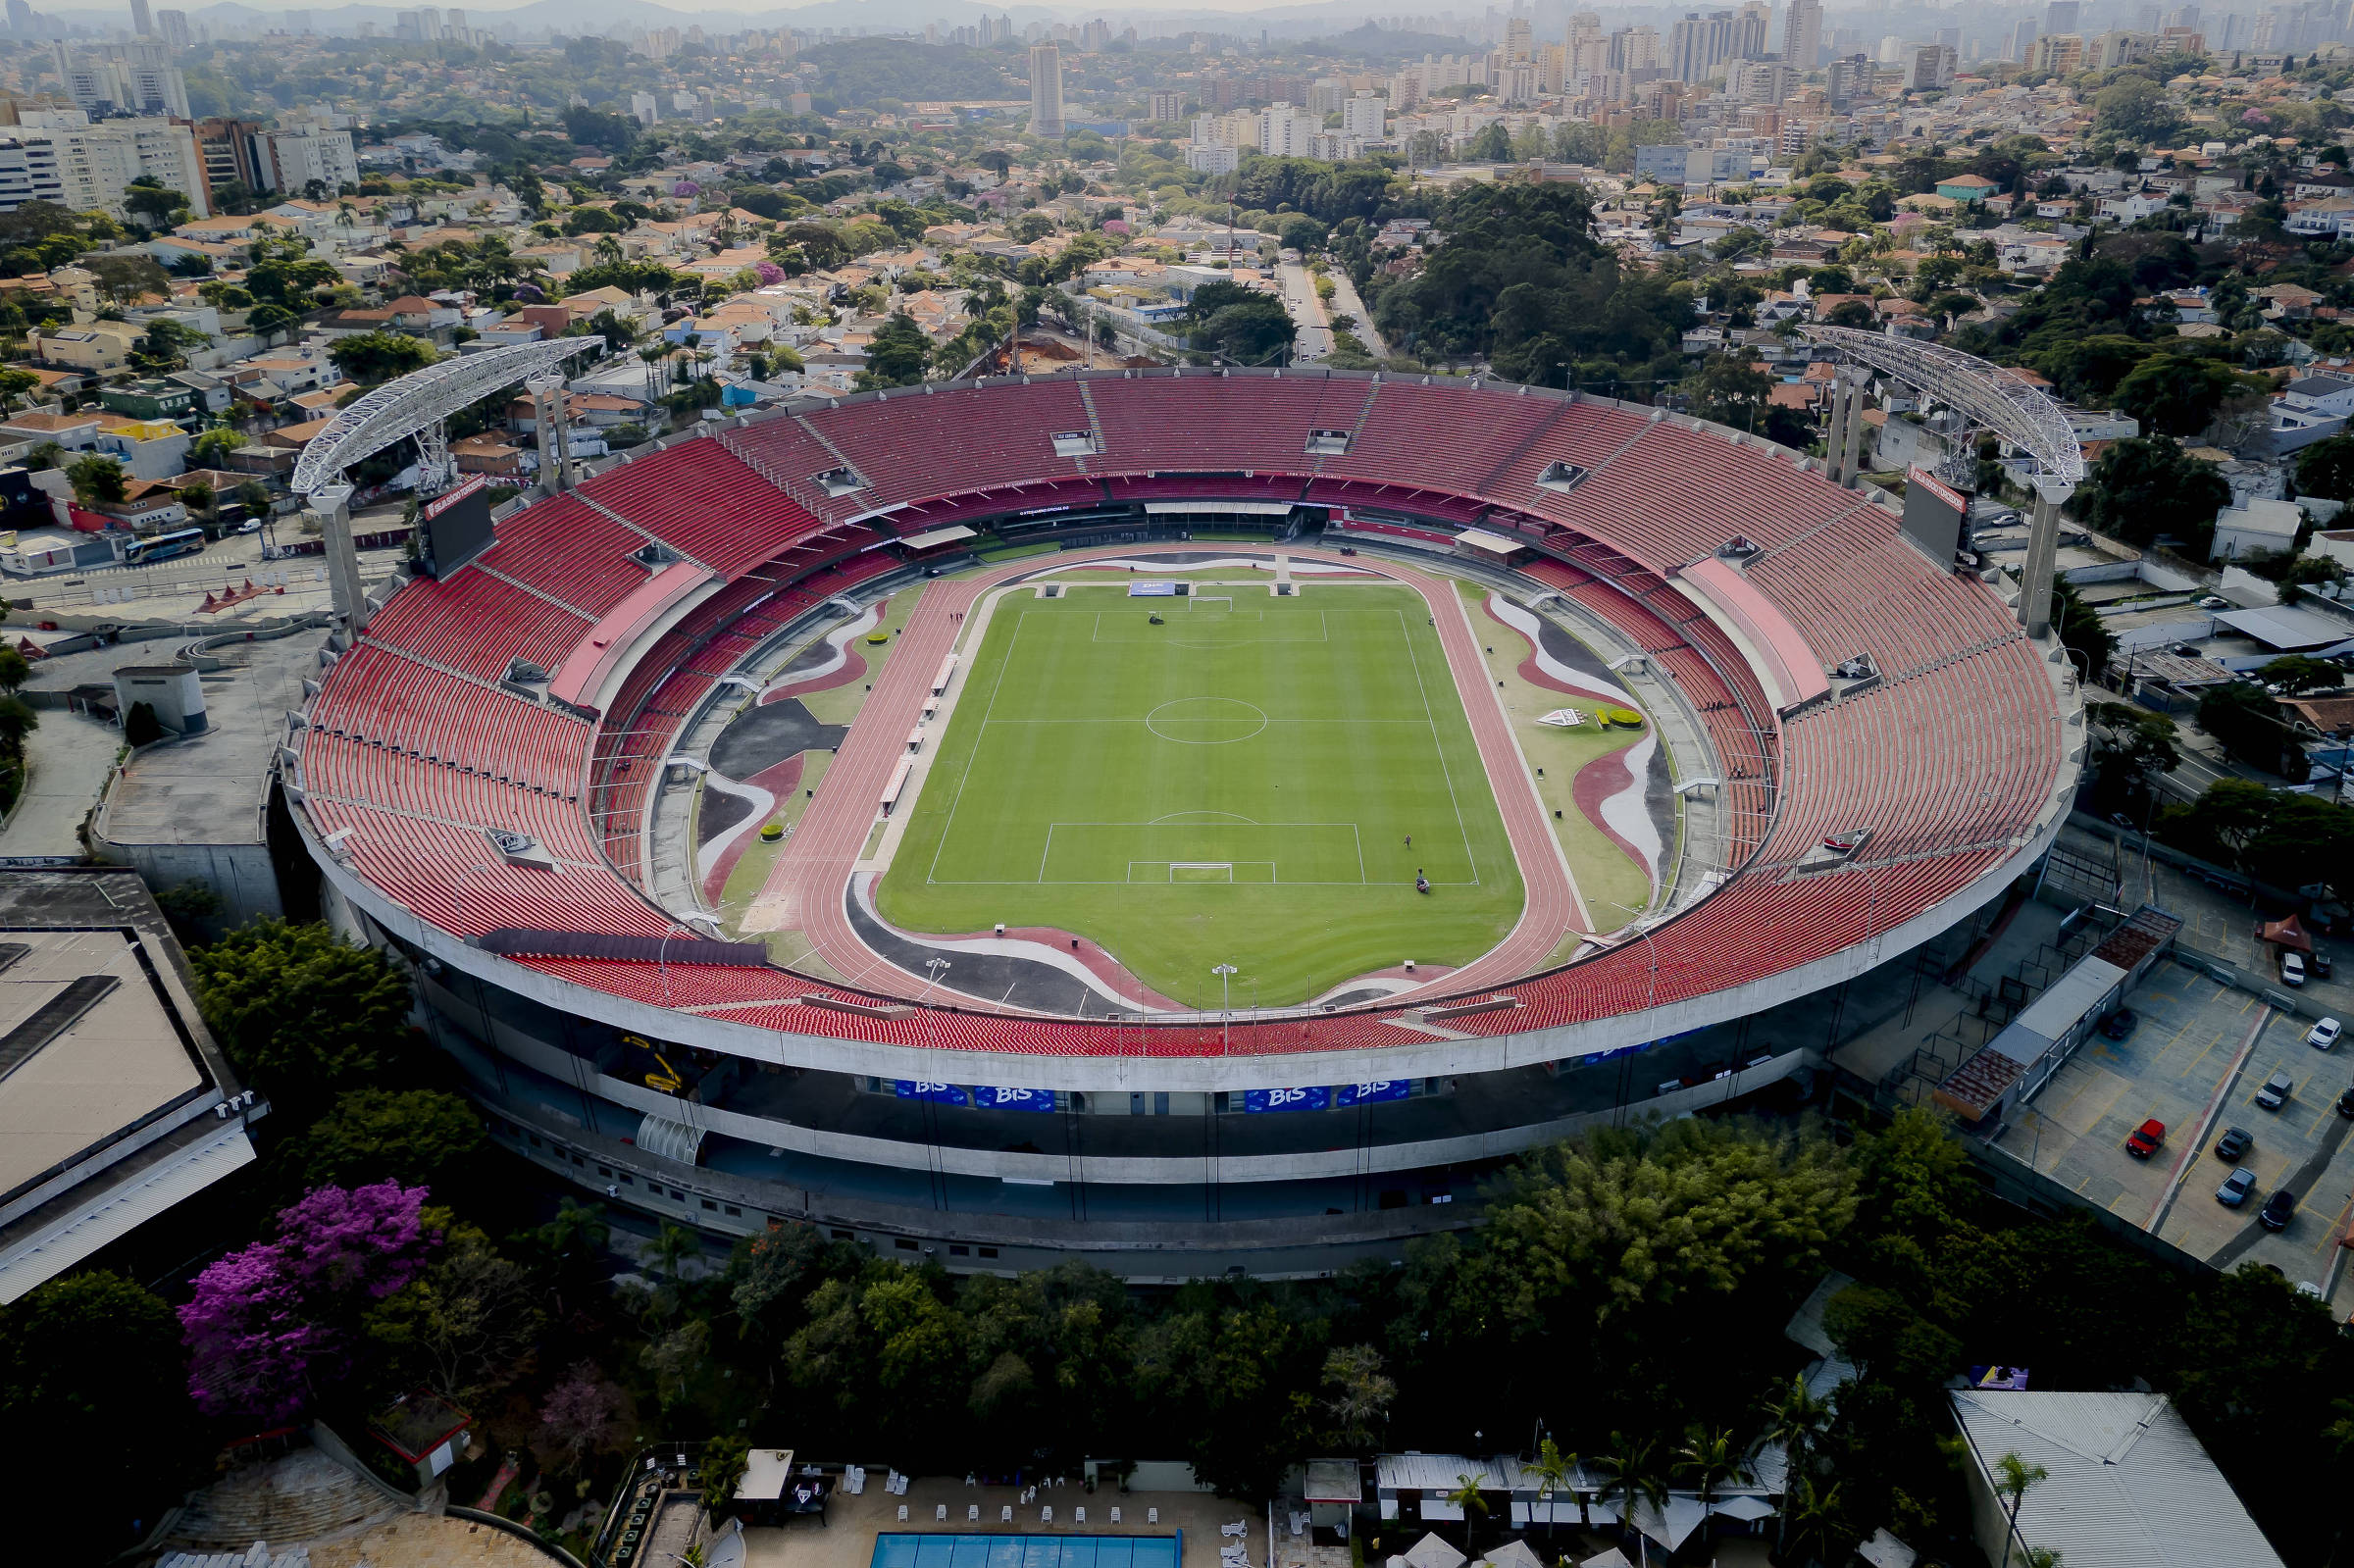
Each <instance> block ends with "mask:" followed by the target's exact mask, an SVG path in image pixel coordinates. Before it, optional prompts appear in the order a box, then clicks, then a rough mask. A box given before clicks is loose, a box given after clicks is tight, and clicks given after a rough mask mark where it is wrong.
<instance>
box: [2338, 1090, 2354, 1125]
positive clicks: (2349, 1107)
mask: <svg viewBox="0 0 2354 1568" xmlns="http://www.w3.org/2000/svg"><path fill="white" fill-rule="evenodd" d="M2337 1114H2338V1115H2340V1116H2344V1117H2348V1118H2354V1088H2350V1089H2347V1090H2346V1091H2345V1092H2344V1093H2343V1094H2340V1095H2339V1096H2338V1097H2337Z"/></svg>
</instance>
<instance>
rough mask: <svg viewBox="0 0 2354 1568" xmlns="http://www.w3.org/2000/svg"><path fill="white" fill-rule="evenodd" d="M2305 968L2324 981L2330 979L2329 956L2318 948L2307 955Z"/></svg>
mask: <svg viewBox="0 0 2354 1568" xmlns="http://www.w3.org/2000/svg"><path fill="white" fill-rule="evenodd" d="M2305 967H2306V968H2307V969H2310V970H2312V971H2313V972H2314V974H2315V975H2317V976H2319V977H2320V978H2321V979H2323V980H2328V978H2329V955H2328V953H2326V952H2323V951H2322V950H2321V949H2320V948H2319V947H2316V948H2315V949H2314V950H2313V951H2312V952H2310V953H2307V954H2306V955H2305Z"/></svg>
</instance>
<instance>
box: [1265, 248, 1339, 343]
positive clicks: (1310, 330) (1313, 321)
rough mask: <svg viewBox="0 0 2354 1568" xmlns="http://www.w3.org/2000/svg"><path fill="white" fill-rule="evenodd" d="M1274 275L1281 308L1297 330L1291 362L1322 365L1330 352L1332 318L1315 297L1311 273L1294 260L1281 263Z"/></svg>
mask: <svg viewBox="0 0 2354 1568" xmlns="http://www.w3.org/2000/svg"><path fill="white" fill-rule="evenodd" d="M1275 278H1276V281H1277V282H1278V283H1280V284H1281V285H1282V287H1283V306H1284V309H1285V310H1287V311H1289V312H1290V313H1291V317H1292V325H1293V326H1295V327H1297V328H1299V329H1300V335H1299V337H1298V338H1296V339H1295V340H1294V341H1293V343H1292V363H1293V364H1295V365H1316V364H1321V363H1322V362H1323V360H1324V356H1325V355H1327V354H1330V353H1331V352H1332V325H1331V322H1332V319H1331V318H1330V317H1329V316H1327V315H1326V314H1325V312H1324V302H1323V301H1322V300H1320V299H1318V298H1317V297H1316V280H1315V277H1314V275H1313V274H1311V273H1309V272H1308V270H1307V269H1306V268H1305V267H1303V266H1300V265H1299V264H1298V263H1296V262H1284V263H1282V264H1280V265H1278V266H1277V267H1276V269H1275Z"/></svg>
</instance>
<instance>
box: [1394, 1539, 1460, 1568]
mask: <svg viewBox="0 0 2354 1568" xmlns="http://www.w3.org/2000/svg"><path fill="white" fill-rule="evenodd" d="M1406 1561H1407V1563H1408V1564H1409V1565H1410V1568H1463V1554H1462V1553H1461V1552H1459V1551H1458V1550H1456V1549H1455V1548H1454V1547H1453V1546H1451V1545H1449V1544H1448V1543H1446V1542H1444V1541H1441V1540H1440V1539H1439V1538H1438V1537H1437V1536H1436V1535H1435V1534H1431V1535H1425V1536H1424V1537H1423V1538H1422V1539H1421V1540H1420V1541H1417V1542H1415V1543H1413V1544H1412V1545H1410V1546H1408V1547H1407V1548H1406Z"/></svg>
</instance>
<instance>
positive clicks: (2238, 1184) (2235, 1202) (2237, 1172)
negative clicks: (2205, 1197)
mask: <svg viewBox="0 0 2354 1568" xmlns="http://www.w3.org/2000/svg"><path fill="white" fill-rule="evenodd" d="M2255 1190H2256V1173H2255V1172H2254V1171H2251V1170H2249V1169H2248V1168H2247V1167H2246V1166H2244V1165H2239V1166H2234V1167H2233V1168H2232V1171H2231V1174H2230V1175H2229V1176H2226V1177H2225V1178H2224V1185H2223V1186H2221V1187H2219V1188H2217V1189H2215V1200H2216V1201H2217V1202H2218V1203H2221V1204H2222V1205H2223V1206H2224V1207H2226V1208H2227V1209H2235V1208H2237V1207H2239V1206H2240V1205H2241V1204H2242V1203H2245V1202H2246V1201H2247V1200H2248V1194H2249V1193H2250V1192H2253V1191H2255Z"/></svg>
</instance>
